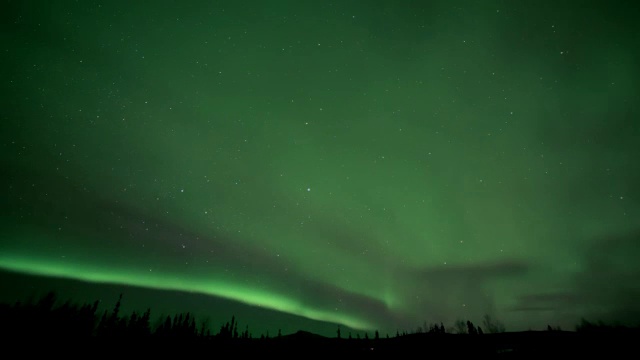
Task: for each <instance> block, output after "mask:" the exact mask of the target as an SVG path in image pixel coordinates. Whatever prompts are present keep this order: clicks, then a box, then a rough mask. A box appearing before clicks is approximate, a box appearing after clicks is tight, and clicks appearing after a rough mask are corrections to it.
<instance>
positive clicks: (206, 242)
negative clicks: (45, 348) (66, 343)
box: [0, 0, 640, 335]
mask: <svg viewBox="0 0 640 360" xmlns="http://www.w3.org/2000/svg"><path fill="white" fill-rule="evenodd" d="M2 3H3V5H2V8H3V14H2V15H0V16H1V17H2V22H1V25H0V26H1V27H2V31H1V32H0V38H1V40H2V41H1V44H2V45H1V49H0V50H1V51H2V59H3V60H2V66H1V67H0V71H1V73H2V77H1V78H2V87H1V89H2V100H1V101H2V104H3V105H2V109H3V111H2V112H1V114H0V117H1V119H0V140H1V141H0V146H1V147H2V153H1V155H0V161H1V163H0V164H1V167H2V173H3V175H2V177H1V178H0V185H1V188H2V190H3V196H2V197H3V200H2V204H1V205H0V209H1V215H2V216H1V218H0V225H1V226H0V228H1V230H0V268H1V269H2V270H3V273H2V276H1V277H0V279H2V282H1V283H0V285H1V288H2V289H3V291H2V293H3V294H4V295H3V296H2V297H3V299H12V297H14V298H17V297H20V296H27V295H29V296H32V295H34V294H40V293H43V292H45V291H48V290H51V289H55V290H61V289H62V290H61V291H63V294H66V295H69V296H72V297H73V298H74V299H80V300H84V297H86V300H92V299H94V297H95V296H98V297H100V298H101V299H103V300H104V301H105V303H107V304H108V305H109V306H111V304H113V303H114V302H115V301H116V299H117V295H116V294H117V293H118V292H123V291H122V289H125V291H124V303H123V307H124V308H125V309H126V307H127V306H129V307H136V306H140V307H142V308H146V307H147V306H150V307H151V308H152V309H156V308H158V309H161V310H162V311H167V312H169V311H171V312H177V311H183V310H184V311H188V310H191V311H195V312H196V314H197V315H201V316H203V317H205V316H208V317H209V318H210V319H212V320H211V321H212V328H213V329H214V330H215V329H217V327H218V326H219V324H221V323H222V321H225V320H228V318H230V316H231V313H232V312H233V313H235V315H236V317H238V318H239V319H240V320H241V322H244V323H248V324H249V325H250V326H251V327H253V328H254V329H256V332H262V331H270V332H271V333H272V334H273V333H275V332H276V331H277V329H278V328H282V329H283V332H285V331H295V330H297V329H298V328H300V327H305V330H309V331H315V332H318V333H321V334H327V335H332V334H333V335H335V329H336V326H338V325H339V326H342V327H344V328H349V329H353V330H354V331H355V330H362V331H372V330H374V329H380V330H381V332H385V331H388V332H389V333H393V334H395V332H396V329H407V330H410V329H414V328H415V327H416V326H421V325H422V324H423V322H424V321H426V322H428V323H431V322H441V321H442V322H444V323H445V324H447V325H452V324H453V322H454V321H455V320H456V319H470V320H471V321H473V322H476V323H481V319H482V316H483V315H484V314H491V315H492V316H493V317H494V318H497V319H500V321H502V322H503V323H504V324H505V325H506V328H507V330H526V329H530V328H533V329H542V328H546V325H547V324H552V325H554V326H555V325H561V326H563V327H564V328H573V326H574V325H575V324H577V323H578V321H579V319H580V318H581V317H585V318H589V319H594V320H597V319H601V320H604V321H619V322H623V323H634V324H635V323H638V321H639V320H640V305H639V304H640V302H639V301H638V299H640V280H639V279H640V262H638V260H637V259H638V258H639V257H640V187H639V186H638V184H640V161H639V160H638V159H640V145H639V144H640V118H639V115H640V108H639V104H640V82H639V81H638V80H639V79H640V67H639V66H638V64H640V41H638V39H640V32H639V31H638V30H640V26H639V25H637V19H638V18H639V16H640V13H639V11H638V8H637V6H636V5H635V3H634V2H633V1H586V0H585V1H546V0H544V1H507V0H504V1H495V0H487V1H451V0H437V1H408V0H407V1H376V0H370V1H365V0H361V1H351V0H346V1H319V0H318V1H312V0H310V1H294V0H291V1H281V0H274V1H254V0H247V1H231V0H229V1H164V0H163V1H143V0H141V1H124V0H113V1H94V0H86V1H68V0H61V1H35V0H26V1H15V0H14V1H9V0H3V1H2ZM241 325H242V324H241Z"/></svg>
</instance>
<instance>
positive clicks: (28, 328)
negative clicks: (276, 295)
mask: <svg viewBox="0 0 640 360" xmlns="http://www.w3.org/2000/svg"><path fill="white" fill-rule="evenodd" d="M121 303H122V294H121V295H120V297H119V298H118V300H117V302H116V303H115V305H114V306H113V308H112V309H110V310H104V311H102V312H100V311H98V308H99V305H100V302H99V301H95V302H93V303H85V304H77V303H74V302H72V301H70V300H67V301H64V302H60V301H58V298H57V296H56V294H55V292H49V293H47V294H46V295H44V296H43V297H41V298H40V299H37V300H34V301H31V302H20V301H18V302H16V303H14V304H7V303H3V304H0V320H1V323H0V327H1V329H2V330H1V332H0V336H1V339H3V340H5V343H6V344H8V345H9V347H10V346H11V345H15V344H17V343H22V342H24V341H25V340H26V341H31V342H34V343H52V344H55V348H57V349H66V350H67V351H69V350H74V349H76V350H77V349H80V348H83V349H84V348H86V347H91V346H92V345H95V346H96V347H102V348H104V346H105V344H109V345H110V346H109V348H108V349H109V350H115V349H120V346H126V348H127V349H132V348H136V347H137V348H138V349H139V350H144V351H146V352H147V353H148V352H154V351H158V352H163V351H168V350H170V349H172V348H173V349H182V351H189V350H193V351H200V350H207V349H217V350H218V351H234V352H259V353H264V352H278V353H282V352H285V353H289V354H291V353H298V354H309V353H310V352H311V353H326V354H331V353H354V354H357V353H383V354H384V353H387V354H392V353H393V354H397V353H400V352H412V351H426V352H427V353H429V354H443V355H469V356H471V355H496V356H501V357H509V356H518V355H536V354H537V355H541V356H542V355H561V354H563V355H568V356H575V355H578V354H584V355H587V354H591V355H593V354H595V353H599V354H603V355H611V354H616V353H627V352H637V347H636V346H635V344H634V341H637V340H638V339H639V337H638V335H640V328H638V327H627V326H620V325H609V324H605V323H602V322H590V321H587V320H585V319H583V320H582V321H581V323H580V324H578V325H577V326H576V328H575V331H563V330H561V329H560V328H558V327H552V326H550V325H549V326H548V327H547V329H546V330H545V331H525V332H506V331H505V328H504V326H503V325H502V324H501V323H500V322H498V321H496V320H494V319H491V318H490V317H489V316H485V318H484V321H483V325H484V326H485V329H484V330H483V328H482V326H476V325H474V324H473V323H472V322H471V321H466V322H464V321H462V320H458V321H456V323H455V324H454V327H453V328H449V329H446V328H445V326H444V324H442V323H440V324H435V323H434V324H431V325H429V326H428V325H427V324H426V323H425V324H424V326H422V327H418V328H417V329H415V330H412V331H406V330H404V331H400V330H398V331H397V332H396V333H395V334H393V335H391V336H390V335H389V334H384V335H381V334H379V332H378V331H377V330H376V331H374V332H373V333H372V335H371V336H369V333H368V332H365V333H364V336H360V333H356V335H355V336H352V334H351V332H348V331H347V330H343V329H341V328H340V327H338V328H337V329H336V336H335V337H325V336H320V335H317V334H313V333H310V332H307V331H304V330H300V331H298V332H296V333H293V334H282V333H281V332H280V331H278V333H277V334H271V335H270V334H268V333H266V334H253V333H252V332H251V330H250V327H249V325H244V327H242V326H240V325H239V321H238V320H237V319H236V318H235V316H233V315H231V317H230V320H229V321H227V322H226V323H224V324H220V326H219V328H215V331H214V330H213V329H211V328H210V326H209V324H207V322H206V321H200V322H198V320H197V319H196V317H195V316H194V315H193V314H191V313H188V312H187V313H178V314H174V315H173V316H171V315H167V316H163V317H161V318H158V319H156V320H152V315H151V313H152V312H151V309H147V310H146V311H145V312H143V313H138V312H136V311H133V312H132V313H130V314H123V313H122V312H121V310H120V307H121ZM452 330H453V331H452ZM344 332H346V334H345V333H344ZM8 340H19V341H20V342H15V341H13V342H12V341H8ZM185 344H186V345H185ZM185 346H187V347H186V348H185Z"/></svg>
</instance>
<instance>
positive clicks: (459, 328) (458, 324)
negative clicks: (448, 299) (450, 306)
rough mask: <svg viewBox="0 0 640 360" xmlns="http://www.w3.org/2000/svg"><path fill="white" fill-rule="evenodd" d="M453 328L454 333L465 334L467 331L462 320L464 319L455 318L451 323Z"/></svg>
mask: <svg viewBox="0 0 640 360" xmlns="http://www.w3.org/2000/svg"><path fill="white" fill-rule="evenodd" d="M453 326H454V329H455V332H456V334H466V333H467V324H466V323H465V322H464V320H460V319H458V320H456V321H455V322H454V323H453Z"/></svg>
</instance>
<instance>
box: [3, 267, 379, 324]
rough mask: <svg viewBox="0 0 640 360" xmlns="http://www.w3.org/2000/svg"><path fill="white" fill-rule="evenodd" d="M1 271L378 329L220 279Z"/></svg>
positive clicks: (83, 270)
mask: <svg viewBox="0 0 640 360" xmlns="http://www.w3.org/2000/svg"><path fill="white" fill-rule="evenodd" d="M0 268H4V269H7V270H12V271H19V272H23V273H27V274H37V275H39V274H47V275H48V276H55V277H61V278H71V279H76V280H83V281H91V282H96V283H110V284H122V285H133V286H142V287H149V288H154V289H160V290H178V291H189V292H198V293H202V294H206V295H215V296H220V297H223V298H227V299H231V300H236V301H240V302H243V303H247V304H249V305H256V306H262V307H265V308H269V309H273V310H278V311H283V312H287V313H291V314H296V315H300V316H304V317H307V318H310V319H314V320H321V321H329V322H337V323H342V324H344V325H346V326H349V327H351V328H354V329H362V330H365V329H372V328H374V326H373V325H372V324H371V323H369V322H367V321H366V320H362V319H356V318H353V317H350V316H344V315H337V314H335V313H331V312H325V311H316V310H314V309H309V308H305V306H304V305H303V304H301V303H300V302H299V301H296V300H295V299H291V298H287V297H286V296H282V295H280V294H274V293H268V292H264V291H258V290H255V289H252V288H249V287H244V286H242V285H241V284H234V283H228V282H222V281H217V280H216V279H192V278H185V277H184V276H179V275H176V274H171V273H165V274H158V273H154V272H153V271H150V272H139V271H136V270H135V269H134V270H127V271H122V272H117V271H114V270H113V269H101V268H100V267H97V266H91V265H85V266H76V265H73V264H71V265H69V264H65V263H63V262H62V261H58V262H56V261H52V260H48V259H36V260H33V259H21V258H11V257H4V256H3V257H0Z"/></svg>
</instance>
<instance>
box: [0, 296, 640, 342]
mask: <svg viewBox="0 0 640 360" xmlns="http://www.w3.org/2000/svg"><path fill="white" fill-rule="evenodd" d="M121 303H122V294H121V295H120V297H119V298H118V300H117V302H116V303H115V306H113V308H112V309H110V310H104V311H99V310H98V309H99V305H100V302H99V301H95V302H93V303H90V304H76V303H73V302H71V301H70V300H69V301H66V302H63V303H59V301H58V299H57V296H56V294H55V293H54V292H49V293H48V294H46V295H45V296H43V297H42V298H40V299H39V300H36V301H33V302H27V303H23V302H16V303H14V304H0V320H1V322H0V327H1V329H2V334H0V335H2V336H3V337H71V338H78V337H90V338H111V337H124V338H145V337H146V338H181V339H214V340H223V341H236V342H241V341H243V340H251V339H261V340H266V339H270V338H271V337H270V336H269V333H268V332H267V333H266V334H260V335H259V336H257V337H254V334H253V333H252V332H251V331H250V329H249V326H248V325H245V326H244V328H240V329H239V328H238V327H239V323H238V321H237V319H236V318H235V316H232V317H231V320H230V321H229V322H226V323H225V324H223V325H222V326H220V328H219V330H218V331H216V332H212V331H211V329H210V328H209V326H208V325H209V324H208V322H207V321H200V322H198V321H197V319H196V317H195V316H194V315H193V314H191V313H189V312H187V313H179V314H175V315H173V316H161V317H159V318H158V319H157V320H156V321H155V322H154V324H153V325H152V321H151V309H147V310H146V311H144V312H142V313H140V312H136V311H133V312H132V313H131V314H129V315H125V314H122V313H121V311H120V306H121ZM482 325H483V326H482V327H481V326H476V325H474V324H473V323H472V322H471V321H466V322H465V321H463V320H457V321H456V322H455V323H454V326H453V327H452V328H448V329H446V328H445V326H444V324H443V323H439V324H437V323H434V324H431V325H427V323H426V322H425V323H424V325H423V326H422V327H417V328H416V329H414V330H412V331H409V332H407V331H402V332H401V331H399V330H398V331H396V333H395V337H392V339H394V338H396V339H397V338H403V337H408V336H411V335H417V334H451V333H453V334H469V335H483V334H484V333H485V332H486V333H504V332H505V328H504V325H503V324H502V323H501V322H499V321H497V320H495V319H493V318H492V317H490V316H489V315H485V317H484V318H483V324H482ZM483 327H484V329H483ZM547 330H549V331H554V332H557V331H560V328H559V327H551V326H549V327H548V329H547ZM576 330H577V332H582V333H587V332H589V333H594V332H598V333H603V332H612V331H624V330H628V328H626V327H623V326H611V325H607V324H604V323H602V322H599V323H591V322H588V321H587V320H584V319H583V320H582V322H581V324H579V325H578V326H576ZM305 334H309V333H305ZM336 335H337V336H336V338H337V339H343V340H346V339H348V340H363V341H369V340H375V341H378V340H379V339H381V338H386V339H389V338H390V337H389V334H386V335H385V336H384V337H383V336H380V334H379V333H378V331H377V330H376V331H375V333H374V334H372V335H373V336H372V337H371V338H369V334H368V333H366V332H365V333H364V336H363V337H362V338H361V336H360V333H356V335H355V336H352V335H351V333H349V334H348V336H344V335H345V334H342V333H341V330H340V328H338V329H337V332H336ZM274 337H275V338H281V337H282V334H281V332H280V331H278V333H277V335H276V336H274Z"/></svg>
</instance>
